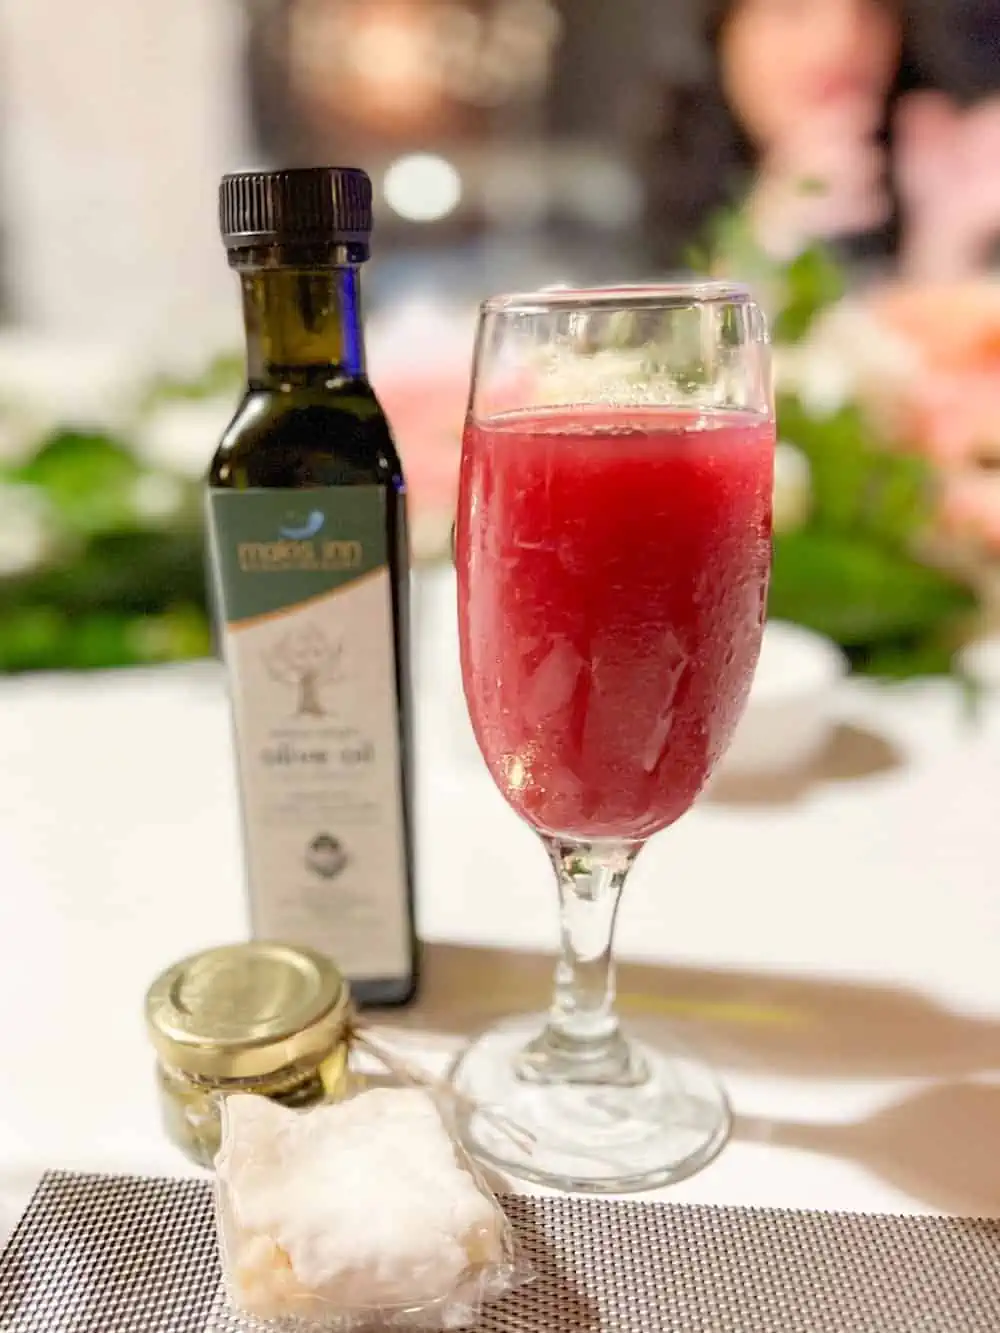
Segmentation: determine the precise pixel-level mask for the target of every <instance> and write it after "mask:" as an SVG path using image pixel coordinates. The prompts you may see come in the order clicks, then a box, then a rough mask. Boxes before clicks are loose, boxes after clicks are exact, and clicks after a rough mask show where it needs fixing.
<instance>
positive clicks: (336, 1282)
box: [216, 1087, 531, 1333]
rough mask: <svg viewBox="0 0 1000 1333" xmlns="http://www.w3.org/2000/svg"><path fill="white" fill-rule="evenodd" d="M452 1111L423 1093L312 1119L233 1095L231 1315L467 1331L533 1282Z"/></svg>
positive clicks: (379, 1095)
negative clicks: (486, 1310)
mask: <svg viewBox="0 0 1000 1333" xmlns="http://www.w3.org/2000/svg"><path fill="white" fill-rule="evenodd" d="M450 1112H451V1108H450V1106H449V1104H448V1102H447V1100H446V1099H445V1098H443V1097H442V1096H441V1095H438V1094H436V1093H435V1092H434V1091H432V1090H430V1089H428V1088H416V1087H405V1088H384V1087H382V1088H374V1089H370V1090H368V1091H362V1092H358V1093H357V1094H356V1095H355V1096H353V1097H351V1098H349V1099H348V1100H347V1101H341V1102H338V1103H335V1104H324V1105H322V1106H318V1107H314V1108H311V1109H309V1110H304V1111H291V1110H288V1109H287V1108H285V1107H281V1106H277V1105H275V1104H274V1103H272V1102H269V1101H267V1100H266V1099H264V1098H261V1097H253V1096H246V1095H242V1094H241V1095H237V1096H231V1097H228V1098H227V1099H226V1100H225V1102H224V1103H223V1107H222V1147H221V1149H220V1151H219V1154H218V1156H217V1158H216V1219H217V1225H218V1232H219V1248H220V1254H221V1259H222V1267H223V1274H224V1277H225V1282H226V1287H227V1291H228V1295H229V1299H230V1302H231V1303H232V1305H233V1306H234V1307H235V1308H236V1309H237V1310H239V1311H240V1312H241V1313H242V1314H243V1315H244V1316H245V1317H248V1318H250V1319H251V1320H252V1321H255V1322H257V1323H258V1324H259V1325H260V1327H262V1328H268V1329H272V1328H273V1329H289V1330H295V1331H296V1333H301V1331H302V1330H305V1329H318V1330H324V1331H329V1333H353V1331H354V1330H358V1331H359V1333H360V1330H364V1329H369V1328H371V1329H378V1328H400V1329H424V1330H436V1329H452V1328H456V1329H457V1328H466V1327H470V1326H472V1325H475V1324H476V1323H477V1322H478V1319H479V1316H480V1313H481V1311H482V1308H483V1306H484V1304H486V1303H488V1302H491V1301H494V1300H496V1299H498V1298H500V1297H501V1296H503V1295H505V1294H506V1293H507V1292H509V1291H510V1290H512V1289H513V1288H514V1287H516V1286H518V1285H520V1284H521V1283H523V1282H525V1281H527V1280H529V1279H530V1276H531V1274H530V1273H529V1272H528V1271H527V1270H526V1269H525V1267H524V1266H523V1264H521V1263H520V1262H519V1261H518V1257H517V1253H516V1248H515V1244H514V1237H513V1233H512V1230H511V1226H510V1223H509V1222H508V1220H507V1217H506V1215H505V1214H504V1212H503V1209H502V1208H501V1206H500V1204H499V1202H498V1200H497V1198H496V1196H495V1195H494V1194H493V1193H492V1191H491V1190H490V1188H489V1186H488V1184H487V1183H486V1181H485V1179H484V1177H483V1175H482V1173H481V1172H480V1171H479V1170H478V1168H477V1167H476V1165H475V1163H474V1162H473V1161H472V1159H471V1158H470V1157H469V1155H468V1153H467V1152H466V1151H465V1149H464V1148H463V1147H462V1145H461V1143H460V1142H459V1140H458V1138H457V1136H456V1134H455V1133H454V1130H453V1127H452V1123H451V1113H450ZM251 1326H253V1325H252V1324H251Z"/></svg>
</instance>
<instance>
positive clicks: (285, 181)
mask: <svg viewBox="0 0 1000 1333" xmlns="http://www.w3.org/2000/svg"><path fill="white" fill-rule="evenodd" d="M219 228H220V230H221V232H222V240H223V242H224V244H225V246H226V249H227V250H228V251H229V252H230V254H234V253H237V252H239V251H241V250H253V249H259V248H263V247H267V246H282V247H314V246H315V247H324V246H325V247H329V246H331V245H344V246H348V247H351V248H352V249H353V250H354V251H355V252H356V257H357V258H360V259H366V258H367V257H368V241H369V237H370V236H371V230H372V183H371V180H370V179H369V178H368V174H367V173H366V172H364V171H362V170H361V169H360V168H359V167H296V168H292V169H290V170H285V171H237V172H233V173H232V174H230V175H227V176H223V178H222V183H221V185H220V186H219Z"/></svg>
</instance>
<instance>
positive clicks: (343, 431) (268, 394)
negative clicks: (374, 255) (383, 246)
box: [208, 167, 417, 1004]
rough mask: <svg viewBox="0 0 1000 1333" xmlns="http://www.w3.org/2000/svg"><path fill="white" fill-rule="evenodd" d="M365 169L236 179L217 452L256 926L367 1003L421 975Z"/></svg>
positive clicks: (391, 498) (212, 500)
mask: <svg viewBox="0 0 1000 1333" xmlns="http://www.w3.org/2000/svg"><path fill="white" fill-rule="evenodd" d="M371 201H372V190H371V182H370V181H369V179H368V177H367V176H366V175H365V173H364V172H363V171H358V170H354V169H349V168H338V167H323V168H308V169H302V170H293V171H274V172H244V173H239V174H235V175H230V176H226V177H225V178H224V179H223V181H222V185H221V187H220V210H219V211H220V223H221V229H222V237H223V241H224V243H225V245H226V249H227V251H228V254H229V262H230V265H231V266H232V267H233V268H234V269H235V270H236V272H237V273H238V275H239V279H240V284H241V287H242V292H243V311H244V319H245V323H246V335H247V389H246V393H245V395H244V398H243V401H242V402H241V404H240V406H239V408H238V410H237V412H236V416H235V417H234V419H233V421H232V423H231V425H230V426H229V428H228V430H227V431H226V433H225V436H224V437H223V440H222V443H221V444H220V446H219V449H218V451H217V453H216V455H215V458H214V460H213V462H212V467H211V471H210V475H209V488H208V521H209V532H210V550H211V561H212V570H213V581H214V594H215V597H214V600H215V606H216V616H217V620H218V627H219V637H220V640H221V644H222V648H223V652H224V656H225V659H226V664H227V668H228V673H229V681H230V691H231V695H232V703H233V714H234V722H235V735H236V748H237V757H238V767H239V776H240V793H241V798H242V809H243V828H244V840H245V847H246V863H247V878H248V887H249V894H250V905H251V920H252V925H253V931H254V934H255V935H256V936H258V937H261V938H269V939H277V940H284V941H287V942H289V943H292V944H305V945H310V946H312V947H313V948H315V949H319V950H321V951H322V952H324V953H326V954H329V955H330V956H331V957H332V958H333V959H334V960H335V961H336V962H337V963H338V964H339V966H340V967H341V969H342V971H343V972H344V973H345V974H346V975H347V976H348V977H349V979H350V981H351V983H352V989H353V991H354V994H355V995H356V997H357V998H358V999H359V1001H360V1002H361V1003H362V1004H401V1003H405V1002H406V1001H407V1000H409V999H410V998H411V997H412V995H413V993H414V990H415V987H416V977H417V947H416V935H415V927H414V888H413V862H414V855H413V806H412V792H411V760H412V742H411V704H410V666H409V663H410V645H409V555H408V542H407V529H406V488H405V483H404V480H403V471H402V467H401V466H400V461H399V456H398V454H397V452H396V448H395V445H394V444H393V440H392V435H391V433H390V431H389V426H388V424H387V422H386V419H385V416H384V415H383V413H382V409H381V408H380V406H379V404H378V401H377V399H376V397H375V395H374V393H373V392H372V389H371V387H370V386H369V384H368V380H367V378H366V374H365V358H364V341H363V336H362V327H361V310H360V298H359V269H360V265H361V264H362V263H363V261H364V260H366V259H367V258H368V246H369V236H370V233H371V225H372V217H371V208H372V204H371Z"/></svg>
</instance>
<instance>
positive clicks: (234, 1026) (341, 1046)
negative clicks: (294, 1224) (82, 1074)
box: [146, 942, 352, 1167]
mask: <svg viewBox="0 0 1000 1333" xmlns="http://www.w3.org/2000/svg"><path fill="white" fill-rule="evenodd" d="M350 1014H351V1003H350V992H349V989H348V986H347V983H346V982H345V981H344V979H343V977H342V976H341V974H340V972H339V971H338V969H337V968H336V966H335V965H334V964H333V963H332V962H330V960H329V959H327V958H324V957H323V956H322V955H321V954H317V953H314V952H313V951H312V950H309V949H303V948H292V947H290V946H287V945H280V944H268V943H258V942H254V943H248V944H236V945H230V946H227V947H224V948H221V949H210V950H208V951H207V952H205V953H200V954H196V955H195V956H194V957H192V958H187V959H184V960H183V961H182V962H180V963H177V964H176V965H175V966H174V967H172V968H169V969H168V970H167V971H166V972H164V973H163V975H162V976H160V977H159V978H158V979H157V980H156V981H155V982H154V983H153V985H152V986H151V987H150V989H149V992H148V994H147V996H146V1023H147V1027H148V1030H149V1034H150V1037H151V1039H152V1042H153V1045H154V1047H155V1048H156V1052H157V1056H158V1067H157V1078H158V1083H159V1091H160V1103H161V1111H162V1115H163V1122H164V1126H165V1128H166V1130H167V1134H168V1135H169V1137H170V1138H171V1140H172V1141H173V1142H174V1143H176V1144H177V1146H178V1147H179V1148H181V1149H182V1150H183V1151H184V1152H185V1153H186V1154H187V1155H188V1157H190V1158H191V1159H192V1160H193V1161H194V1162H196V1163H198V1164H199V1165H201V1166H206V1167H211V1166H212V1163H213V1161H214V1158H215V1155H216V1153H217V1152H218V1150H219V1142H220V1137H221V1118H220V1110H221V1101H222V1098H224V1097H225V1096H228V1095H229V1094H232V1093H252V1094H255V1095H257V1096H260V1097H266V1098H268V1099H269V1100H271V1101H274V1102H277V1103H279V1104H280V1105H282V1106H286V1107H290V1108H293V1109H301V1108H305V1107H311V1106H316V1105H318V1104H320V1103H321V1102H325V1101H336V1100H338V1099H340V1098H342V1097H344V1096H346V1095H347V1094H348V1093H349V1092H350V1091H351V1090H352V1075H351V1071H350V1068H349V1058H348V1057H349V1029H350Z"/></svg>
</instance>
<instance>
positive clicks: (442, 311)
mask: <svg viewBox="0 0 1000 1333" xmlns="http://www.w3.org/2000/svg"><path fill="white" fill-rule="evenodd" d="M998 90H1000V0H923V2H922V3H921V0H913V2H912V3H902V2H900V3H894V0H615V3H614V4H609V3H607V0H603V2H602V0H172V3H171V4H170V5H167V6H155V5H152V6H151V5H141V4H139V3H137V2H136V0H101V3H100V4H99V5H97V6H93V7H91V8H90V9H89V10H88V11H87V12H86V13H85V14H84V13H81V12H80V10H79V7H77V6H74V5H71V4H70V2H69V0H32V3H30V4H28V3H23V0H5V3H3V4H0V314H2V328H0V483H2V484H0V670H5V671H23V670H35V669H45V668H63V667H71V668H88V667H100V666H109V665H119V664H125V663H131V662H157V661H163V660H172V659H174V658H183V657H190V656H198V655H200V654H203V653H206V652H207V651H208V648H209V635H208V628H207V623H206V618H205V612H204V579H203V573H202V565H201V551H200V504H199V495H198V483H199V480H200V478H201V475H202V473H203V471H204V468H205V466H206V463H207V460H208V459H209V457H210V455H211V453H212V451H213V448H214V445H215V442H216V439H217V437H218V434H219V432H220V430H221V428H222V427H223V425H224V424H225V421H226V418H227V416H228V414H229V412H230V410H231V408H232V405H233V402H234V401H235V398H236V396H237V395H238V393H239V388H240V377H241V345H242V330H241V328H240V325H239V322H238V303H237V300H236V292H235V286H234V282H233V280H232V278H231V275H230V274H229V272H228V270H227V268H226V264H225V256H224V254H223V252H222V249H221V246H220V244H219V241H218V236H217V232H216V219H215V191H216V185H217V180H218V177H219V175H220V174H221V173H222V172H223V171H224V170H226V169H231V168H234V167H239V166H253V165H278V164H281V165H292V164H308V163H316V162H342V163H356V164H359V165H363V166H364V167H366V168H367V169H368V170H369V172H370V173H371V175H372V177H373V179H374V181H375V185H376V192H377V200H378V211H377V220H378V226H377V234H376V247H375V258H374V261H373V263H372V264H371V266H370V273H369V274H368V279H367V293H368V323H369V343H370V353H371V371H372V377H373V379H374V381H375V384H376V387H377V389H378V390H379V392H380V394H381V396H382V397H383V399H384V402H385V405H386V408H387V410H388V412H389V414H390V417H391V419H392V421H393V423H394V425H395V428H396V430H397V433H398V436H399V439H400V443H401V448H402V452H403V455H404V460H405V462H406V465H407V468H408V472H409V476H410V483H411V488H412V492H413V501H414V507H415V515H414V517H415V539H416V546H417V554H418V556H419V558H421V559H424V560H428V561H432V560H435V559H441V558H443V557H444V556H445V554H446V550H447V534H448V530H449V527H450V523H451V513H452V506H453V498H454V489H455V479H456V473H457V459H458V449H459V437H460V431H461V423H462V415H463V410H464V400H465V395H466V389H467V374H468V363H469V355H470V347H471V337H472V328H473V320H474V311H475V305H476V302H477V301H478V300H479V299H481V298H482V297H483V296H484V295H485V294H487V293H489V292H492V291H495V290H498V289H504V288H523V287H531V286H538V285H543V284H551V283H568V284H572V285H588V284H599V283H604V282H612V281H623V280H625V281H635V280H642V279H649V278H657V277H660V278H662V277H664V276H666V275H668V274H674V273H678V272H691V271H699V272H721V271H725V272H728V273H732V274H735V275H736V276H740V277H744V278H747V279H749V280H752V281H753V282H755V283H756V284H757V287H758V290H759V291H760V293H761V295H762V297H763V299H764V300H765V302H766V304H767V306H768V309H769V312H770V314H771V318H772V321H773V326H774V330H775V335H776V340H777V343H778V389H779V407H780V412H781V437H782V441H783V445H782V450H781V453H780V458H779V477H778V519H779V530H778V537H777V572H776V580H775V592H774V601H773V604H772V613H773V614H774V615H775V616H776V618H778V619H781V620H786V621H791V622H794V623H797V624H798V625H800V626H803V627H805V628H806V629H809V630H811V631H813V632H816V633H818V634H820V635H822V636H824V637H826V638H827V639H832V640H833V641H834V642H835V643H836V644H838V645H839V647H840V648H841V649H842V650H843V651H844V652H845V653H846V654H847V656H848V658H849V660H850V663H851V665H852V666H853V667H854V668H855V669H856V670H862V671H874V672H878V673H879V674H888V675H897V676H899V675H902V676H906V675H916V674H922V673H924V672H941V671H954V670H955V669H956V665H955V664H956V660H957V657H956V654H957V653H958V652H959V650H960V649H961V647H962V646H963V645H964V644H965V643H966V642H967V641H968V640H969V639H970V638H973V637H976V636H977V635H979V634H981V633H982V632H983V629H984V626H986V627H988V626H989V624H990V623H991V620H992V617H993V607H994V603H995V600H996V599H995V595H994V591H993V590H994V585H995V583H996V579H995V576H994V565H995V558H996V553H997V551H1000V401H998V400H1000V289H998V288H997V286H996V285H995V284H994V282H993V279H992V276H991V275H992V269H993V262H994V259H995V258H996V256H997V253H998V250H997V242H998V241H1000V92H998Z"/></svg>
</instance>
